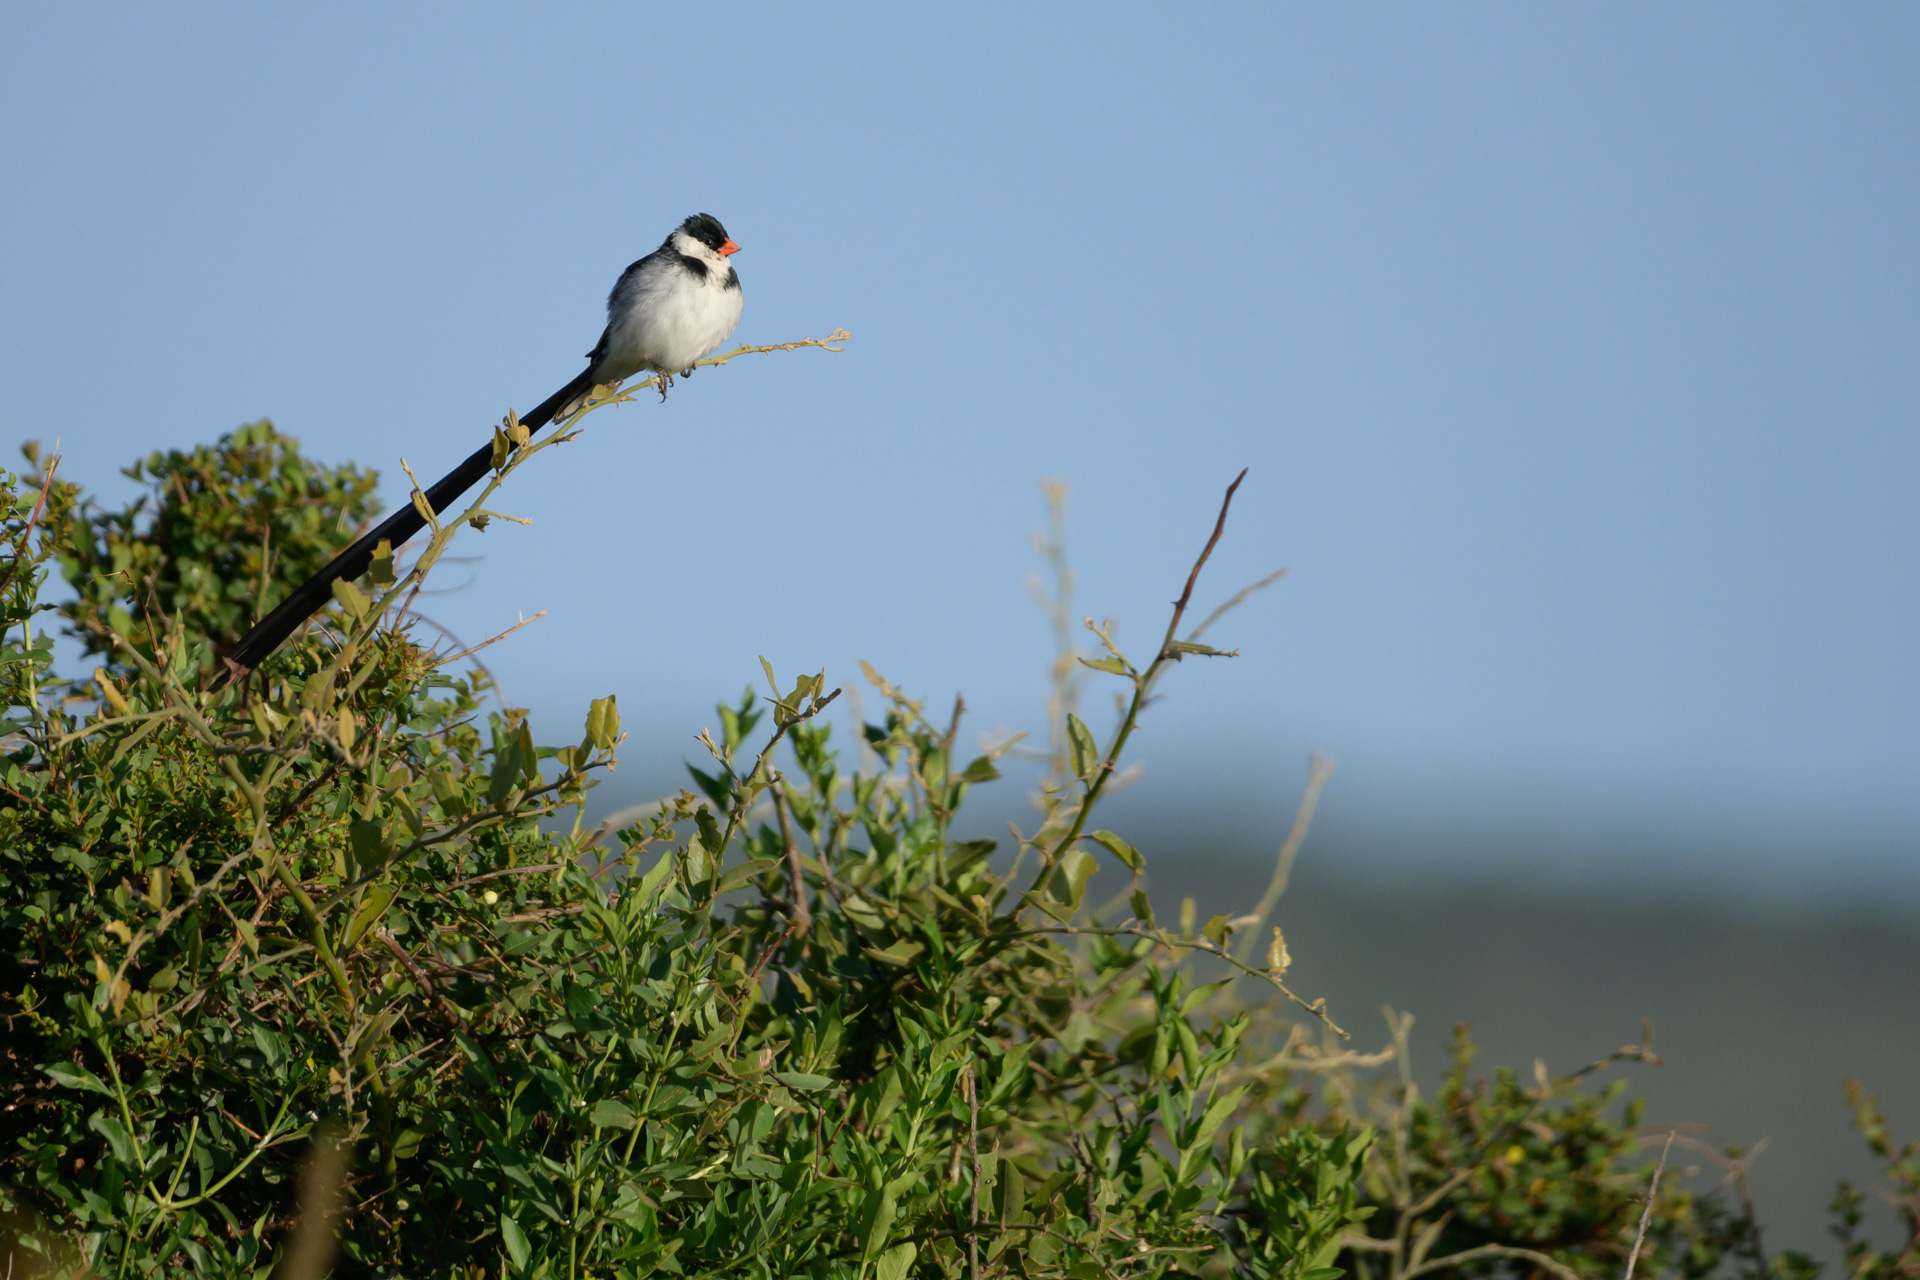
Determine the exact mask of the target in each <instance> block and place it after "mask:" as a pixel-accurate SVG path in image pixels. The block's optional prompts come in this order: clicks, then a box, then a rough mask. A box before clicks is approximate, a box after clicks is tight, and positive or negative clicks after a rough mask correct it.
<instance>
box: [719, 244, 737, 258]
mask: <svg viewBox="0 0 1920 1280" xmlns="http://www.w3.org/2000/svg"><path fill="white" fill-rule="evenodd" d="M738 252H740V246H739V245H737V244H735V243H734V242H733V241H731V240H729V241H727V242H726V243H725V244H723V245H721V246H720V256H721V257H723V258H725V257H728V256H729V255H731V254H736V253H738Z"/></svg>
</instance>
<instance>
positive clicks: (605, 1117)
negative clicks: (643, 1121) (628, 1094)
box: [588, 1098, 634, 1129]
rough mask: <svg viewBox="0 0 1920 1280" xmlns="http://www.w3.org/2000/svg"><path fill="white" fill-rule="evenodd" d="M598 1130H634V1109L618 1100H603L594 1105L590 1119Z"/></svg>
mask: <svg viewBox="0 0 1920 1280" xmlns="http://www.w3.org/2000/svg"><path fill="white" fill-rule="evenodd" d="M588 1119H589V1120H591V1121H592V1122H593V1124H594V1126H595V1127H596V1128H600V1129H631V1128H633V1122H634V1115H633V1109H632V1108H631V1107H629V1106H628V1105H627V1104H626V1103H624V1102H621V1101H620V1100H619V1099H617V1098H602V1099H600V1101H598V1102H596V1103H594V1104H593V1114H592V1115H590V1116H589V1117H588Z"/></svg>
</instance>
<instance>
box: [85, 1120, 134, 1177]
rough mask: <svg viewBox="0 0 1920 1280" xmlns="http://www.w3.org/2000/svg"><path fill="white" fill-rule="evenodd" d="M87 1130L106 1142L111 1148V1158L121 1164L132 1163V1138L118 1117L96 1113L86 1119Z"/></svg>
mask: <svg viewBox="0 0 1920 1280" xmlns="http://www.w3.org/2000/svg"><path fill="white" fill-rule="evenodd" d="M87 1128H89V1129H91V1130H93V1131H94V1132H95V1133H97V1134H99V1135H100V1136H101V1137H103V1138H105V1139H106V1140H107V1145H108V1146H109V1147H111V1148H113V1158H114V1159H115V1160H118V1161H119V1162H120V1163H121V1164H129V1165H130V1164H132V1163H133V1138H132V1136H131V1135H129V1134H128V1133H127V1128H126V1126H125V1125H123V1124H121V1123H120V1119H119V1117H118V1116H110V1115H108V1114H107V1113H106V1112H104V1111H96V1112H94V1113H93V1114H92V1115H91V1116H89V1117H87Z"/></svg>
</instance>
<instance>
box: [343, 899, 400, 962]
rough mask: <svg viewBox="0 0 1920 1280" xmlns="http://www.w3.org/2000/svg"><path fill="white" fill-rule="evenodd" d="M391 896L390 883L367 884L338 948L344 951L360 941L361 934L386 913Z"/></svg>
mask: <svg viewBox="0 0 1920 1280" xmlns="http://www.w3.org/2000/svg"><path fill="white" fill-rule="evenodd" d="M393 897H394V893H393V887H392V886H391V885H384V884H376V885H369V886H368V887H367V892H366V895H365V896H364V897H362V898H361V899H360V909H359V910H358V911H356V912H354V913H353V919H352V920H351V921H350V922H349V923H348V924H347V936H346V937H345V938H343V939H342V940H341V943H340V949H341V950H343V951H344V950H346V949H347V948H349V947H351V946H353V944H354V943H356V942H358V941H360V938H361V936H362V935H364V934H365V933H366V931H367V930H369V929H371V928H372V927H373V926H374V924H375V922H377V921H378V920H379V919H380V917H381V916H383V915H385V914H386V913H387V906H388V904H390V903H391V902H392V901H393Z"/></svg>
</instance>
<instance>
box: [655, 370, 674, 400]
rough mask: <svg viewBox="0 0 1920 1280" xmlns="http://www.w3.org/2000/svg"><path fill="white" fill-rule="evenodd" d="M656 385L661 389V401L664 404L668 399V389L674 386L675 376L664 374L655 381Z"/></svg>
mask: <svg viewBox="0 0 1920 1280" xmlns="http://www.w3.org/2000/svg"><path fill="white" fill-rule="evenodd" d="M654 385H655V386H656V387H659V388H660V399H661V401H662V402H663V403H664V402H665V401H666V398H667V388H668V387H670V386H672V385H673V375H672V374H670V373H666V372H662V373H661V374H660V375H659V376H658V377H657V378H655V379H654Z"/></svg>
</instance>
